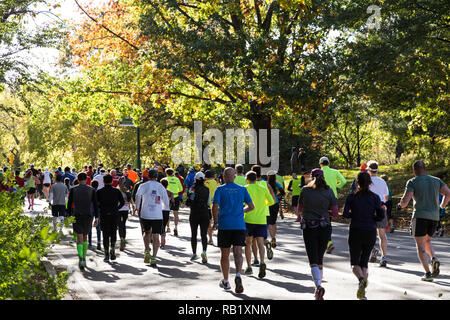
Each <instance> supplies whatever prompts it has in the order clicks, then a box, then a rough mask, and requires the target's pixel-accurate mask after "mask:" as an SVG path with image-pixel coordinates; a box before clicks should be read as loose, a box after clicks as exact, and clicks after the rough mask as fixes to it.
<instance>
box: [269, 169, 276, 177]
mask: <svg viewBox="0 0 450 320" xmlns="http://www.w3.org/2000/svg"><path fill="white" fill-rule="evenodd" d="M276 174H277V172H276V171H275V170H270V171H269V172H267V175H268V176H274V175H276Z"/></svg>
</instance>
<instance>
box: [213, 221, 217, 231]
mask: <svg viewBox="0 0 450 320" xmlns="http://www.w3.org/2000/svg"><path fill="white" fill-rule="evenodd" d="M212 229H213V230H217V222H214V224H213V227H212Z"/></svg>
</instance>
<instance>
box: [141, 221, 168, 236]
mask: <svg viewBox="0 0 450 320" xmlns="http://www.w3.org/2000/svg"><path fill="white" fill-rule="evenodd" d="M140 223H141V227H142V230H143V231H145V232H149V231H151V232H152V233H153V234H163V220H162V219H161V220H147V219H142V218H141V219H140Z"/></svg>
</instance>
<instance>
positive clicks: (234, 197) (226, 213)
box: [213, 183, 252, 230]
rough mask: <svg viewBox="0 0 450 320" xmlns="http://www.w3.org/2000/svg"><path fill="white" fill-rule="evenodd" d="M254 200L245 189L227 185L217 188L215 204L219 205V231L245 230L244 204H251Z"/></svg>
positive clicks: (235, 185) (230, 184)
mask: <svg viewBox="0 0 450 320" xmlns="http://www.w3.org/2000/svg"><path fill="white" fill-rule="evenodd" d="M251 202H252V198H251V197H250V194H249V193H248V191H247V189H246V188H245V187H241V186H239V185H237V184H235V183H227V184H223V185H221V186H219V187H217V189H216V191H215V192H214V198H213V203H217V204H218V205H219V221H218V229H219V230H245V229H246V228H245V220H244V207H243V206H242V204H243V203H246V204H249V203H251Z"/></svg>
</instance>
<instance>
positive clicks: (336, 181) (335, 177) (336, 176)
mask: <svg viewBox="0 0 450 320" xmlns="http://www.w3.org/2000/svg"><path fill="white" fill-rule="evenodd" d="M319 164H320V167H321V168H322V171H323V176H324V178H325V182H326V183H327V185H328V186H329V187H330V188H331V190H333V193H334V196H335V197H336V199H337V198H338V194H337V189H338V188H342V187H343V186H344V185H345V184H346V183H347V180H346V179H345V178H344V176H343V175H342V174H341V173H340V172H339V171H338V170H336V169H331V168H330V167H329V165H330V160H328V158H327V157H322V158H320V160H319ZM329 222H330V228H331V231H330V238H329V239H328V244H327V253H328V254H331V253H332V252H333V250H334V245H333V241H332V239H331V234H332V232H333V230H332V229H333V227H332V225H331V217H330V221H329Z"/></svg>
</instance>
